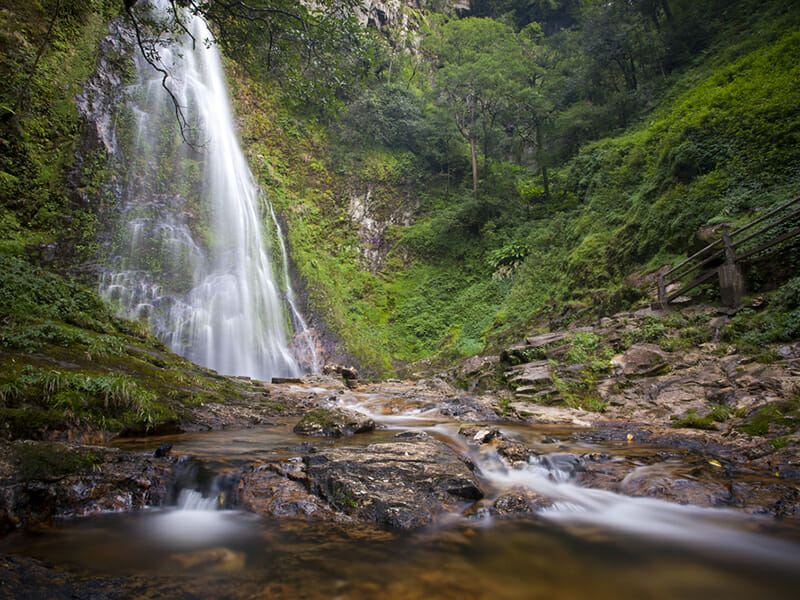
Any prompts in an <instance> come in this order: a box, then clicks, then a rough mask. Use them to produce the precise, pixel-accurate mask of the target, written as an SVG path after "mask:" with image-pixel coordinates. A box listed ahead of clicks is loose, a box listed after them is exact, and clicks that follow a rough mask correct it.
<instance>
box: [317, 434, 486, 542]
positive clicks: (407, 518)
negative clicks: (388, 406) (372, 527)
mask: <svg viewBox="0 0 800 600" xmlns="http://www.w3.org/2000/svg"><path fill="white" fill-rule="evenodd" d="M400 439H403V440H404V441H398V442H390V443H385V444H371V445H369V446H367V447H365V448H336V449H332V450H328V451H326V452H321V453H318V454H312V455H310V456H307V457H305V458H304V462H305V464H306V473H307V475H308V480H309V482H308V485H309V489H310V491H311V492H312V493H313V494H315V495H317V496H319V497H321V498H323V499H324V500H325V501H327V502H328V503H329V504H330V505H331V506H333V507H335V508H336V509H338V510H340V511H343V512H345V513H346V514H348V515H351V516H354V517H355V518H357V519H359V520H366V521H374V522H377V523H383V524H386V525H390V526H391V527H395V528H397V529H415V528H417V527H421V526H423V525H426V524H428V523H430V522H431V521H432V520H433V519H434V518H435V517H436V516H437V515H439V514H442V513H445V512H451V511H453V510H454V509H455V508H457V507H458V505H459V504H462V503H466V502H471V501H474V500H477V499H479V498H481V497H482V495H483V494H482V492H481V491H480V489H479V487H478V482H477V480H476V478H475V475H474V474H473V473H472V471H470V469H469V468H468V466H467V464H466V463H465V462H464V461H463V460H461V458H460V457H459V456H458V455H457V454H456V453H455V452H454V451H453V450H451V449H450V448H449V447H448V446H447V445H446V444H444V443H443V442H439V441H437V440H434V439H433V438H429V437H428V438H427V439H420V437H419V436H418V437H417V438H414V439H413V441H405V438H400Z"/></svg>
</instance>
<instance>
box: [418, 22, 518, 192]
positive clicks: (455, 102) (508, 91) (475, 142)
mask: <svg viewBox="0 0 800 600" xmlns="http://www.w3.org/2000/svg"><path fill="white" fill-rule="evenodd" d="M440 33H441V35H440V36H438V37H436V38H434V37H433V36H432V37H430V38H428V40H429V43H430V42H431V41H433V43H435V44H436V49H435V53H436V56H437V57H438V69H437V71H436V73H435V77H434V87H435V89H434V91H435V93H436V95H437V97H438V99H439V101H440V103H444V104H446V105H447V106H448V107H449V109H450V110H451V112H452V115H453V118H454V119H455V122H456V125H457V126H458V130H459V131H460V132H461V135H462V136H463V137H464V139H465V140H466V141H467V143H468V144H469V149H470V160H471V163H472V186H473V191H474V192H475V193H477V188H478V148H479V147H480V148H481V153H482V155H483V156H482V158H483V164H484V169H485V168H486V166H487V162H488V160H489V156H490V153H491V150H492V144H493V135H494V134H495V126H496V125H497V122H498V118H499V117H500V115H501V114H502V113H503V112H505V111H507V110H508V108H509V106H510V104H511V102H512V99H513V98H514V96H515V94H516V93H517V91H518V88H519V85H520V82H521V81H522V80H523V78H524V68H523V58H524V57H523V54H522V48H521V46H520V44H519V43H518V40H517V37H516V35H515V34H514V31H513V30H512V29H511V28H510V27H509V26H507V25H504V24H502V23H498V22H496V21H493V20H492V19H480V18H474V17H471V18H467V19H462V20H458V21H450V22H448V23H446V24H445V25H444V26H443V27H442V29H441V32H440Z"/></svg>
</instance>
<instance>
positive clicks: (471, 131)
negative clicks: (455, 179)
mask: <svg viewBox="0 0 800 600" xmlns="http://www.w3.org/2000/svg"><path fill="white" fill-rule="evenodd" d="M471 109H472V110H470V115H469V116H470V124H469V153H470V156H471V157H472V193H473V194H474V195H475V196H477V195H478V157H477V155H476V153H475V131H474V130H475V100H474V99H473V101H472V107H471Z"/></svg>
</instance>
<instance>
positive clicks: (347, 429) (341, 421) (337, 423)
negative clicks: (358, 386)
mask: <svg viewBox="0 0 800 600" xmlns="http://www.w3.org/2000/svg"><path fill="white" fill-rule="evenodd" d="M374 429H375V421H373V420H372V419H371V418H370V417H368V416H367V415H365V414H363V413H360V412H357V411H355V410H349V409H346V408H315V409H314V410H311V411H309V412H307V413H306V414H305V416H303V418H302V419H300V421H299V422H298V423H297V425H295V426H294V432H295V433H299V434H300V435H315V436H327V437H341V436H343V435H352V434H354V433H367V432H369V431H374Z"/></svg>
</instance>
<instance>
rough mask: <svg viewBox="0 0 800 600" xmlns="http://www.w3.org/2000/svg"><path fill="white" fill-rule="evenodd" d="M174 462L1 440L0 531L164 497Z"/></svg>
mask: <svg viewBox="0 0 800 600" xmlns="http://www.w3.org/2000/svg"><path fill="white" fill-rule="evenodd" d="M173 480H174V472H173V463H172V461H170V460H168V459H164V458H155V457H153V456H151V455H142V454H134V453H130V452H123V451H121V450H114V449H109V448H104V447H100V446H81V445H78V444H67V443H58V442H32V441H26V442H14V443H10V444H9V443H2V444H0V532H5V531H9V530H12V529H14V528H16V527H19V526H22V525H34V524H36V523H42V522H47V521H50V520H51V519H56V518H63V517H75V516H85V515H89V514H94V513H99V512H106V511H132V510H137V509H141V508H144V507H145V506H158V505H161V504H164V503H166V502H167V501H168V499H169V496H170V493H171V490H172V483H173Z"/></svg>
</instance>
